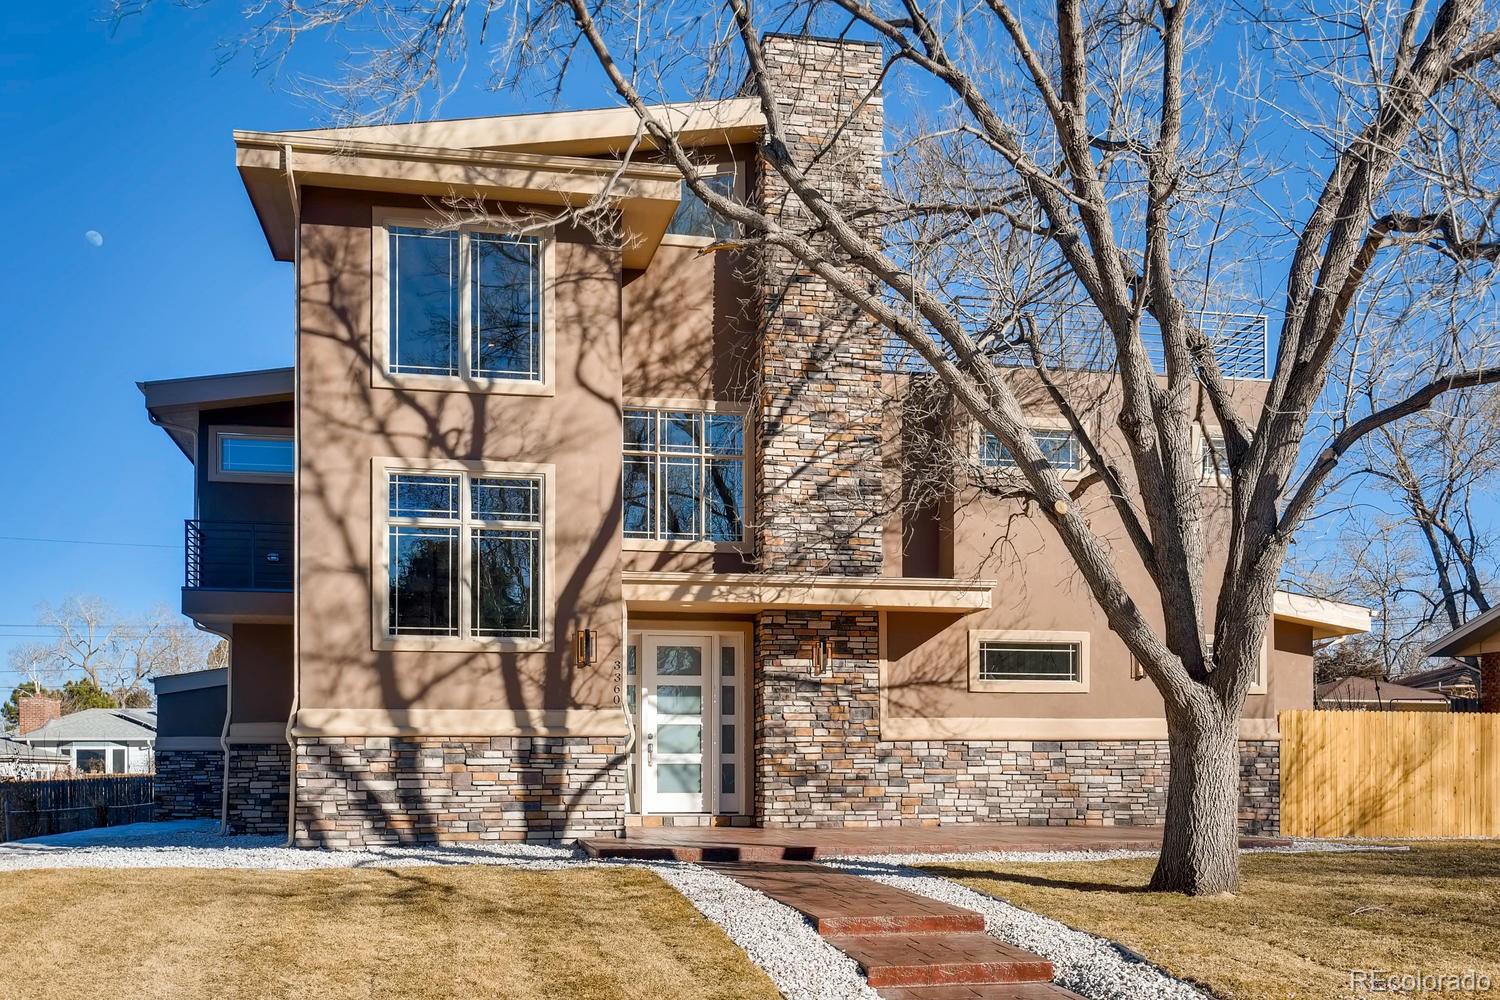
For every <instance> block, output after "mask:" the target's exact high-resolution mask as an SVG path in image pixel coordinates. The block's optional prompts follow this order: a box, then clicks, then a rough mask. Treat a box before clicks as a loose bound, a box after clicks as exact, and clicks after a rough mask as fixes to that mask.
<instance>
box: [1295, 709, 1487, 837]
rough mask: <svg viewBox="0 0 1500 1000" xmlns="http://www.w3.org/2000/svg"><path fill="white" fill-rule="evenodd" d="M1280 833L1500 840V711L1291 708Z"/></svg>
mask: <svg viewBox="0 0 1500 1000" xmlns="http://www.w3.org/2000/svg"><path fill="white" fill-rule="evenodd" d="M1281 832H1282V833H1283V834H1284V835H1286V836H1290V837H1500V715H1482V714H1469V713H1455V714H1449V713H1446V712H1327V711H1321V712H1320V711H1297V712H1283V713H1282V714H1281Z"/></svg>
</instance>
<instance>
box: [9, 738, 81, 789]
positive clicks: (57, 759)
mask: <svg viewBox="0 0 1500 1000" xmlns="http://www.w3.org/2000/svg"><path fill="white" fill-rule="evenodd" d="M72 765H73V762H72V760H70V759H69V758H68V756H67V755H66V754H64V753H59V752H58V751H56V750H47V749H43V748H42V747H32V746H27V745H26V744H25V743H18V742H16V741H15V740H13V739H10V738H8V737H4V736H0V780H16V779H20V780H23V781H25V780H31V779H34V778H50V777H52V776H53V775H54V774H56V773H57V772H59V771H65V770H67V769H68V768H69V767H71V766H72Z"/></svg>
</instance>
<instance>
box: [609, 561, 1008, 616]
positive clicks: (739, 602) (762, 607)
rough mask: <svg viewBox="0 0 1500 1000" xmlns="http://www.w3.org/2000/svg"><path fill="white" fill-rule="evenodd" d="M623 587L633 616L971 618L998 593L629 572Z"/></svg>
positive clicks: (964, 583)
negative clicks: (785, 613)
mask: <svg viewBox="0 0 1500 1000" xmlns="http://www.w3.org/2000/svg"><path fill="white" fill-rule="evenodd" d="M623 583H624V591H625V606H626V608H627V610H630V611H675V612H678V613H681V612H684V611H710V612H719V613H724V614H746V613H753V612H756V611H766V610H769V609H773V608H798V609H805V610H816V609H827V610H836V609H844V610H850V611H931V612H946V613H948V614H961V615H966V614H972V613H973V612H975V611H985V610H988V609H989V607H990V595H991V592H992V591H993V590H994V589H995V584H994V582H993V581H990V580H932V579H918V578H911V577H885V576H881V577H869V578H867V579H866V578H860V577H848V576H807V575H801V574H770V573H661V572H652V571H627V572H626V573H624V574H623Z"/></svg>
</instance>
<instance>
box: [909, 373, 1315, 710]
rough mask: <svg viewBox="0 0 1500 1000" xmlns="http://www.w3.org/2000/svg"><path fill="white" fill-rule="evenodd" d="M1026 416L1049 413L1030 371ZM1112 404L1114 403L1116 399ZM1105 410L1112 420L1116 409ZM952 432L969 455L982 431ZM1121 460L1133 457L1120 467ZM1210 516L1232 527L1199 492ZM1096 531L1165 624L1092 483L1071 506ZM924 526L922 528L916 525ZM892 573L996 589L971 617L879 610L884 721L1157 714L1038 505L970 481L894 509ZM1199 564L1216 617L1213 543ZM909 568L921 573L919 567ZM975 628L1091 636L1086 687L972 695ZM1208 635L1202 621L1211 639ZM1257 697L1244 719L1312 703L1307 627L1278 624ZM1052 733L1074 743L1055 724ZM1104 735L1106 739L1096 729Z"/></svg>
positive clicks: (1150, 692) (1117, 444)
mask: <svg viewBox="0 0 1500 1000" xmlns="http://www.w3.org/2000/svg"><path fill="white" fill-rule="evenodd" d="M1008 377H1009V378H1010V379H1011V380H1012V383H1013V384H1014V385H1016V386H1017V388H1018V391H1019V392H1020V394H1021V396H1022V398H1023V400H1024V402H1025V403H1026V405H1027V410H1028V413H1030V414H1033V415H1034V418H1035V419H1038V420H1039V421H1045V420H1046V419H1047V418H1049V417H1051V416H1055V414H1056V410H1055V409H1054V408H1053V407H1052V406H1051V405H1050V404H1049V403H1048V402H1047V401H1046V400H1044V399H1042V398H1041V397H1040V396H1039V394H1038V393H1037V392H1036V391H1035V388H1034V384H1033V382H1032V380H1033V376H1031V375H1030V374H1029V373H1027V372H1024V371H1014V372H1011V373H1009V376H1008ZM1091 378H1092V377H1091V376H1075V377H1074V389H1075V391H1078V392H1082V391H1085V390H1086V389H1087V387H1088V385H1089V382H1090V380H1091ZM903 381H904V380H903V379H900V378H890V379H888V380H887V388H888V390H889V391H890V392H891V393H892V395H893V405H892V407H891V409H890V411H889V420H888V431H889V433H888V435H887V442H888V443H887V470H888V482H892V483H894V482H895V478H894V477H895V476H896V475H897V474H898V473H899V467H900V462H899V457H898V455H899V450H900V448H901V446H902V442H901V439H900V435H899V432H898V429H897V427H896V425H895V424H894V423H893V421H895V420H897V419H899V412H900V411H899V406H898V405H896V402H895V400H896V399H897V398H899V395H900V393H901V392H902V391H904V385H903ZM1264 389H1265V387H1264V384H1263V383H1258V382H1238V383H1235V384H1234V390H1235V394H1236V396H1237V399H1238V402H1239V405H1240V406H1241V407H1242V408H1243V412H1245V413H1246V414H1247V415H1249V414H1252V413H1253V412H1254V410H1255V408H1256V407H1258V406H1259V405H1260V404H1261V401H1262V400H1263V398H1264ZM1111 402H1112V401H1111ZM1101 410H1102V412H1104V413H1110V412H1117V410H1114V409H1111V408H1110V404H1106V405H1105V406H1104V407H1102V408H1101ZM953 423H954V430H953V433H954V435H955V438H956V439H957V440H959V441H962V442H964V443H965V446H966V447H968V446H970V445H971V443H972V442H973V441H974V440H975V435H976V434H977V431H976V429H975V428H974V426H973V424H972V423H970V422H968V421H967V420H963V419H955V420H954V421H953ZM1096 433H1097V434H1099V435H1100V436H1101V438H1102V440H1104V441H1105V442H1106V447H1107V448H1109V449H1111V450H1112V451H1113V453H1115V454H1117V455H1122V454H1123V453H1124V452H1123V442H1122V441H1120V439H1119V437H1118V431H1117V429H1113V428H1102V427H1101V428H1099V429H1097V430H1096ZM1127 464H1128V463H1127ZM1203 499H1204V505H1205V509H1206V512H1207V515H1208V520H1209V523H1210V528H1209V530H1210V532H1212V531H1214V530H1219V531H1222V530H1224V529H1225V527H1226V526H1227V522H1228V511H1227V500H1228V493H1227V491H1226V490H1222V489H1219V488H1218V487H1215V486H1205V488H1204V490H1203ZM1078 502H1079V504H1080V507H1081V508H1082V509H1083V510H1084V512H1085V513H1086V514H1087V516H1088V519H1089V523H1090V525H1091V526H1092V528H1093V530H1094V531H1095V532H1096V533H1098V534H1099V535H1100V536H1101V537H1102V538H1104V539H1106V540H1107V541H1108V542H1109V543H1110V545H1111V548H1112V550H1113V552H1114V557H1115V558H1114V563H1115V567H1116V570H1117V572H1118V573H1119V575H1120V577H1121V579H1122V580H1123V581H1124V583H1125V585H1126V587H1127V588H1128V589H1129V590H1130V591H1131V592H1132V593H1133V594H1135V595H1137V598H1138V600H1139V602H1140V603H1141V605H1142V606H1143V607H1144V608H1145V609H1146V613H1147V615H1148V617H1150V618H1151V619H1152V620H1153V621H1154V622H1156V623H1157V624H1158V627H1159V626H1160V621H1161V613H1160V609H1159V607H1153V601H1152V600H1151V596H1152V595H1154V593H1155V587H1154V584H1153V583H1152V582H1151V579H1150V577H1149V575H1148V574H1147V572H1146V569H1145V567H1144V566H1143V565H1142V563H1141V562H1140V560H1139V558H1138V557H1137V556H1136V554H1135V552H1134V550H1133V549H1132V548H1131V546H1130V543H1129V541H1128V539H1127V538H1126V535H1125V531H1124V528H1123V525H1122V523H1121V520H1120V518H1119V515H1118V513H1117V512H1116V511H1115V510H1114V508H1113V506H1112V505H1111V504H1110V503H1109V502H1108V500H1107V499H1106V498H1104V497H1103V496H1102V491H1101V489H1100V487H1099V486H1097V485H1095V486H1094V487H1092V488H1091V489H1090V490H1089V491H1088V492H1086V493H1085V494H1084V495H1083V496H1082V497H1081V498H1080V500H1079V501H1078ZM924 522H930V523H924ZM885 538H886V572H887V573H889V574H891V575H903V573H904V574H905V575H925V574H926V573H928V572H932V571H933V570H934V569H940V571H941V572H942V573H943V574H944V575H946V574H948V573H950V572H951V575H952V576H953V577H954V578H956V579H960V580H989V581H995V583H996V586H995V587H994V590H993V596H992V607H991V608H990V609H989V610H987V611H982V612H978V613H976V614H973V615H969V616H967V617H961V618H960V617H956V616H940V615H919V614H895V613H893V614H890V615H888V616H887V635H886V672H885V695H886V706H885V714H886V716H888V717H896V718H914V719H1018V718H1026V719H1061V720H1079V719H1104V720H1123V719H1147V718H1150V719H1160V718H1161V717H1162V702H1161V698H1160V696H1159V695H1158V694H1157V692H1156V689H1155V688H1154V686H1153V685H1152V684H1151V682H1150V681H1149V680H1144V679H1142V680H1136V679H1134V678H1133V677H1132V676H1131V675H1132V670H1131V657H1130V655H1129V653H1128V651H1127V650H1126V649H1125V647H1124V644H1123V643H1122V642H1121V641H1120V640H1119V638H1118V637H1117V636H1116V635H1115V634H1114V633H1113V632H1111V631H1110V629H1109V626H1108V623H1107V622H1106V620H1105V618H1104V615H1103V612H1102V611H1101V610H1100V608H1099V607H1098V605H1097V604H1095V603H1094V600H1093V598H1092V596H1091V595H1090V594H1089V591H1088V586H1087V584H1086V583H1085V582H1084V580H1083V578H1082V577H1081V575H1080V574H1079V573H1078V571H1077V569H1076V568H1075V566H1074V564H1073V561H1072V558H1071V556H1070V555H1069V554H1068V552H1067V551H1066V549H1065V548H1064V547H1063V545H1062V543H1061V541H1060V540H1059V539H1058V537H1057V535H1056V532H1055V531H1054V530H1053V529H1052V527H1051V525H1050V524H1049V523H1047V521H1046V518H1045V517H1044V515H1042V514H1041V513H1040V512H1039V511H1037V510H1036V509H1035V507H1034V506H1032V507H1027V506H1026V505H1023V504H1021V503H1020V502H1018V501H1015V500H1003V499H996V498H994V497H992V496H988V495H985V494H983V493H981V492H980V491H979V490H977V489H974V488H972V487H961V488H960V489H958V490H957V491H956V492H955V493H954V495H953V496H952V497H951V501H950V502H949V503H948V504H946V505H945V506H944V507H942V508H941V509H937V510H934V511H931V512H929V513H928V514H927V515H925V516H916V517H914V516H912V514H911V512H910V511H909V510H908V511H901V510H898V511H896V512H895V514H894V516H892V518H891V519H890V521H889V522H888V524H887V529H886V535H885ZM1207 548H1208V552H1207V560H1206V564H1205V566H1204V580H1205V585H1206V590H1207V594H1206V597H1205V606H1206V607H1207V608H1208V610H1209V613H1210V614H1212V608H1213V603H1214V600H1215V597H1216V593H1217V582H1218V580H1219V579H1220V577H1221V574H1222V572H1223V555H1222V549H1221V547H1220V546H1215V545H1213V544H1212V543H1210V544H1209V545H1208V547H1207ZM914 568H916V569H917V570H918V571H917V572H916V573H914V572H913V569H914ZM981 629H1024V630H1039V631H1070V632H1087V633H1088V635H1089V647H1090V658H1089V659H1090V663H1089V667H1090V669H1089V673H1090V679H1089V685H1088V690H1087V691H1085V692H1068V693H1048V694H1037V693H995V692H971V691H970V690H969V682H968V670H969V633H970V631H971V630H981ZM1211 630H1212V623H1211V622H1209V623H1206V627H1205V631H1206V632H1208V631H1211ZM1268 651H1269V652H1268V657H1267V670H1266V675H1267V684H1266V693H1265V694H1252V695H1250V696H1249V700H1248V702H1247V704H1246V708H1245V716H1246V718H1248V719H1263V720H1274V718H1275V716H1276V713H1277V712H1280V711H1283V710H1286V709H1293V708H1310V707H1312V635H1311V630H1310V629H1309V628H1308V627H1306V626H1299V625H1294V624H1291V623H1286V622H1278V623H1277V624H1276V627H1275V629H1274V634H1273V636H1272V637H1270V639H1269V641H1268ZM1058 731H1059V735H1077V733H1075V732H1073V730H1072V729H1071V728H1070V727H1064V726H1060V727H1059V729H1058ZM1098 735H1099V736H1100V738H1105V737H1106V736H1107V735H1108V731H1107V730H1106V729H1103V728H1101V730H1100V732H1099V734H1098Z"/></svg>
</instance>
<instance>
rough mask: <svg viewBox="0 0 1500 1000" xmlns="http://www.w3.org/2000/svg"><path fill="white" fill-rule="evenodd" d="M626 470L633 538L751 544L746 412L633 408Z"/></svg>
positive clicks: (627, 416) (627, 435) (628, 530)
mask: <svg viewBox="0 0 1500 1000" xmlns="http://www.w3.org/2000/svg"><path fill="white" fill-rule="evenodd" d="M624 470H625V471H624V484H623V485H624V497H625V537H626V538H636V539H654V540H661V541H706V542H739V541H743V540H744V534H745V416H744V414H742V413H726V412H722V411H703V410H685V409H684V410H678V409H645V408H633V409H627V410H626V411H625V464H624Z"/></svg>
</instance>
